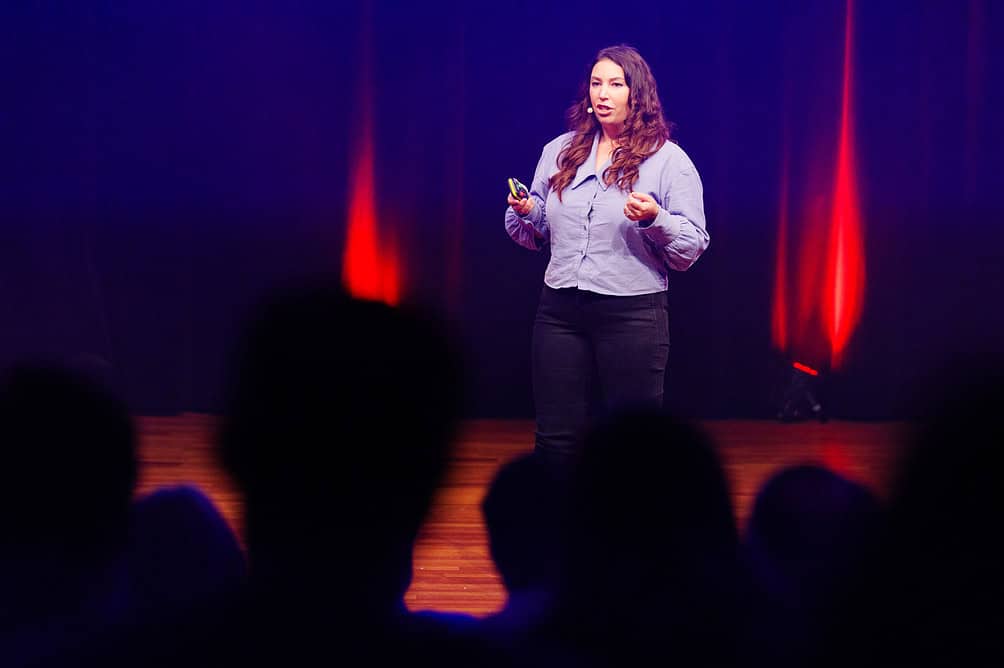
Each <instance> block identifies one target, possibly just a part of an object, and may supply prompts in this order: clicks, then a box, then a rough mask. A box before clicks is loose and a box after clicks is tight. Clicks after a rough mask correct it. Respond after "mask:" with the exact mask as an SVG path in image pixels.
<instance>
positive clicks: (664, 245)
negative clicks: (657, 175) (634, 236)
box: [639, 156, 711, 271]
mask: <svg viewBox="0 0 1004 668" xmlns="http://www.w3.org/2000/svg"><path fill="white" fill-rule="evenodd" d="M660 185H661V190H662V193H661V194H662V206H661V207H660V208H659V213H658V215H657V216H656V217H655V220H654V221H652V223H651V224H650V225H647V226H644V227H642V226H639V228H640V229H641V231H642V233H643V234H644V235H645V236H646V237H648V239H649V241H650V242H651V243H652V245H653V246H655V247H656V248H659V249H661V250H662V253H663V255H664V256H665V259H666V263H667V264H668V265H669V267H670V268H671V269H675V270H676V271H686V270H687V269H690V267H691V266H693V264H694V263H695V262H697V258H699V257H700V256H701V253H703V252H704V251H705V249H707V247H708V245H709V244H710V243H711V237H710V236H709V235H708V230H707V224H706V222H705V219H704V187H703V185H702V184H701V177H700V175H699V174H698V173H697V168H696V167H694V163H693V162H691V161H690V159H689V158H687V157H686V156H681V158H680V159H679V160H672V161H669V162H668V163H667V164H666V167H665V169H664V171H663V173H662V178H661V184H660Z"/></svg>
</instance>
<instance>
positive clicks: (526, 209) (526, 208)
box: [508, 193, 533, 216]
mask: <svg viewBox="0 0 1004 668" xmlns="http://www.w3.org/2000/svg"><path fill="white" fill-rule="evenodd" d="M508 200H509V206H511V207H512V210H513V211H515V212H516V213H517V214H518V215H520V216H528V215H530V212H531V211H533V198H532V197H527V198H526V199H516V198H515V197H513V196H512V193H510V194H509V196H508Z"/></svg>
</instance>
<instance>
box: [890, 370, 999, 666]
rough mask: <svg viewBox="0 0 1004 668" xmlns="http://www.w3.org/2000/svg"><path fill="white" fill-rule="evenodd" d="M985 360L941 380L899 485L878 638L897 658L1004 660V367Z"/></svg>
mask: <svg viewBox="0 0 1004 668" xmlns="http://www.w3.org/2000/svg"><path fill="white" fill-rule="evenodd" d="M980 362H981V363H980V364H979V365H975V364H970V363H965V362H962V363H960V365H959V368H958V370H957V371H954V372H952V373H945V374H940V375H939V376H938V377H937V378H935V379H934V381H932V384H931V387H930V388H928V390H927V399H926V401H925V403H926V411H925V412H924V415H925V418H924V419H923V420H921V423H920V424H919V427H918V429H917V431H916V433H915V435H914V437H913V439H912V442H911V444H910V448H909V449H908V452H907V455H906V457H905V459H904V462H903V466H902V468H901V475H900V479H899V480H898V481H897V484H896V488H895V493H894V494H893V498H892V502H891V507H890V513H891V527H890V531H889V541H888V542H889V549H888V551H887V555H886V558H885V568H884V569H883V571H882V572H881V578H880V582H879V583H878V584H880V585H881V587H882V589H883V590H884V592H885V600H884V601H883V603H884V606H883V608H882V614H883V616H884V618H885V619H884V620H880V621H879V624H878V628H879V633H877V634H876V635H877V638H876V640H875V644H876V645H878V644H879V643H880V642H882V640H883V639H885V640H888V638H890V637H892V638H895V639H896V641H897V642H895V643H889V644H893V646H894V647H895V648H896V651H897V655H896V656H895V657H893V658H894V659H895V660H902V661H908V662H913V663H919V664H922V665H930V664H934V663H937V664H939V665H973V664H977V663H978V664H982V665H998V664H1000V663H1002V662H1004V650H1002V648H1001V645H1000V642H999V635H1000V630H1001V624H1002V621H1004V618H1002V616H1001V612H1000V609H1001V608H1000V601H1001V600H1002V599H1004V573H1002V570H1001V564H1004V548H1002V547H1001V545H1002V544H1001V541H1000V539H999V537H998V535H997V534H998V531H997V529H996V527H997V526H998V524H999V522H1000V518H1001V515H1002V513H1004V485H1002V484H1001V480H1002V477H1004V422H1002V420H1001V418H1000V414H999V413H1000V410H1001V406H1002V401H1004V368H1002V367H1001V366H1000V365H999V364H993V363H990V361H989V359H983V360H980ZM932 388H936V389H937V391H936V392H935V391H934V389H932ZM888 620H895V621H894V622H890V621H888ZM890 627H892V628H890Z"/></svg>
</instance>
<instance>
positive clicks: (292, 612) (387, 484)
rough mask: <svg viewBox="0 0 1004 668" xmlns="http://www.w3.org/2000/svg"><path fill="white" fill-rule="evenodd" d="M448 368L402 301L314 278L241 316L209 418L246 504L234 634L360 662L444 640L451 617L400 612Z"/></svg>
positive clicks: (452, 402)
mask: <svg viewBox="0 0 1004 668" xmlns="http://www.w3.org/2000/svg"><path fill="white" fill-rule="evenodd" d="M459 377H460V373H459V365H458V360H457V359H456V356H455V353H454V350H453V348H452V346H451V343H450V339H449V337H448V336H447V334H446V332H445V330H444V329H443V327H442V326H441V325H440V324H439V323H438V322H437V321H436V320H435V319H434V318H432V317H431V316H429V315H427V314H426V313H424V312H422V311H421V310H419V309H417V308H414V307H399V308H392V307H389V306H386V305H384V304H380V303H376V302H369V301H361V300H355V299H352V298H349V297H347V296H346V295H344V294H343V293H342V292H341V291H340V290H339V289H338V288H336V287H332V286H328V285H324V284H315V285H311V286H307V287H302V288H292V289H288V290H284V291H283V292H282V293H280V294H278V295H276V296H274V297H273V298H272V299H270V300H269V301H268V302H267V303H266V304H265V305H264V307H263V308H262V310H261V311H260V312H259V313H258V314H257V315H256V316H255V317H254V318H253V320H252V322H251V323H250V326H249V328H248V330H247V332H246V334H245V337H244V339H243V340H242V343H241V345H240V347H239V349H238V351H237V355H236V363H235V368H234V373H233V377H232V382H231V390H230V395H229V398H228V401H227V407H226V411H225V416H224V420H223V424H222V427H221V431H220V441H221V447H222V455H223V461H224V464H225V466H226V467H227V468H228V469H229V471H230V472H231V473H232V475H233V477H234V479H235V480H236V482H237V484H238V486H239V487H240V488H241V489H242V491H243V492H244V495H245V501H246V518H247V532H246V536H247V547H248V554H249V561H250V581H251V591H250V592H249V594H248V600H247V601H246V602H245V603H244V604H243V605H242V607H243V610H242V613H241V616H240V617H239V618H237V619H236V621H235V624H236V626H235V627H233V628H235V629H236V630H237V636H236V637H235V639H234V644H235V645H243V646H246V647H247V651H249V652H252V653H254V656H255V657H256V658H260V657H261V656H270V655H271V654H272V653H274V654H275V655H277V656H280V657H285V660H288V659H289V655H290V653H294V654H296V655H302V656H304V657H306V656H314V655H315V654H316V655H319V657H320V658H328V659H337V658H347V657H351V658H353V659H362V658H365V660H366V661H370V662H373V661H375V662H380V661H390V660H394V659H396V658H398V657H401V656H411V657H412V659H414V658H415V657H418V656H422V655H423V653H431V652H441V653H443V652H446V651H447V650H448V649H449V648H450V647H452V646H451V645H450V644H449V643H448V642H447V641H446V637H447V636H448V635H449V634H450V629H449V627H448V625H445V624H441V623H440V622H439V620H437V619H435V615H411V614H408V612H407V610H406V608H405V605H404V601H403V595H404V593H405V591H406V590H407V588H408V586H409V583H410V579H411V572H412V571H411V569H412V544H413V543H414V541H415V538H416V536H417V534H418V530H419V528H420V525H421V523H422V521H423V519H424V516H425V513H426V511H427V509H428V507H429V504H430V502H431V499H432V494H433V492H434V491H435V489H436V487H437V484H438V482H439V479H440V477H441V474H442V472H443V469H444V467H445V464H446V457H447V454H448V452H449V447H450V445H451V443H452V438H453V435H454V429H455V423H456V418H457V412H458V407H459V402H460V388H459V380H458V379H459ZM248 629H252V631H251V632H248ZM254 629H260V631H255V630H254Z"/></svg>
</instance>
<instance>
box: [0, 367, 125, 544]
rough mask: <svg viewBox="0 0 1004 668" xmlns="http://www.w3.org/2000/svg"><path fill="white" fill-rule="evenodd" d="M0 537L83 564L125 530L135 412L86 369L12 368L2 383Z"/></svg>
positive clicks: (1, 540) (120, 537)
mask: <svg viewBox="0 0 1004 668" xmlns="http://www.w3.org/2000/svg"><path fill="white" fill-rule="evenodd" d="M0 451H2V453H3V458H4V467H3V470H4V471H5V475H4V481H3V484H0V508H2V509H3V510H2V511H0V512H2V515H0V544H2V545H3V551H4V553H5V554H7V555H10V554H11V553H12V552H13V553H16V552H19V551H21V550H24V549H27V550H30V551H40V552H45V553H48V554H51V555H53V556H57V557H58V556H59V555H60V554H62V558H63V559H65V560H67V561H76V562H80V563H85V562H86V561H87V560H88V559H89V558H91V557H94V558H102V557H103V556H106V555H107V554H108V552H109V551H110V550H115V549H117V548H118V547H119V546H120V545H121V542H122V540H123V539H124V537H125V534H126V532H127V528H128V521H129V508H130V502H131V499H132V494H133V487H134V485H135V483H136V470H137V464H136V438H135V433H134V431H133V425H132V420H131V418H130V416H129V414H128V412H127V410H126V409H125V406H124V405H123V404H121V403H120V402H119V401H118V400H117V399H116V398H114V397H113V396H111V395H110V394H108V393H107V392H105V391H104V390H103V389H101V388H100V387H99V386H97V385H96V384H94V383H92V382H91V381H89V380H88V379H87V378H86V377H84V376H83V375H80V374H77V373H74V372H72V371H69V370H65V369H60V368H57V367H52V366H42V365H38V366H17V367H14V368H11V369H10V370H9V371H8V372H7V373H6V374H5V376H4V378H3V380H2V381H0Z"/></svg>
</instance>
